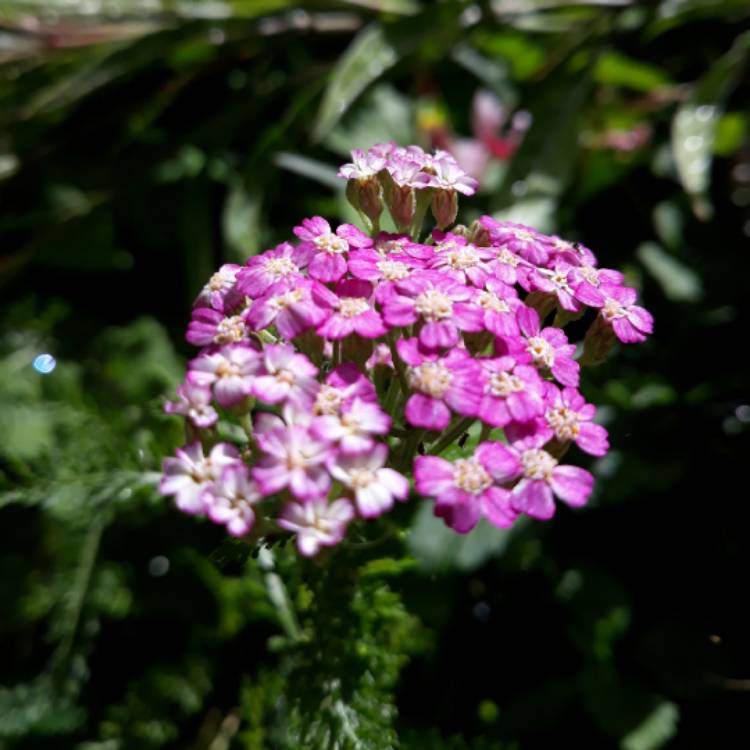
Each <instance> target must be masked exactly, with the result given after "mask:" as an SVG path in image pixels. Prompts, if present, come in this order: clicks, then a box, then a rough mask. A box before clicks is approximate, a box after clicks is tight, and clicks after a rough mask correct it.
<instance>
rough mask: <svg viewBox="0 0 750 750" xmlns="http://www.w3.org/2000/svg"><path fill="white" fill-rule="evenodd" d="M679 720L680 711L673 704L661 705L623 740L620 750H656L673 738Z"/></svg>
mask: <svg viewBox="0 0 750 750" xmlns="http://www.w3.org/2000/svg"><path fill="white" fill-rule="evenodd" d="M679 719H680V711H679V709H678V707H677V706H676V705H675V704H674V703H670V702H668V701H665V702H664V703H661V704H660V705H659V706H657V707H656V708H655V709H654V711H653V712H652V713H651V714H649V715H648V716H647V717H646V719H645V720H644V722H643V723H642V724H641V725H640V726H639V727H637V728H636V729H634V730H633V731H632V732H630V734H628V735H627V736H626V737H624V738H623V740H622V742H621V743H620V748H621V750H658V748H660V747H662V746H663V745H665V744H666V743H667V742H669V740H671V739H672V737H674V735H675V733H676V732H677V722H678V721H679Z"/></svg>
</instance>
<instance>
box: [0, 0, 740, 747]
mask: <svg viewBox="0 0 750 750" xmlns="http://www.w3.org/2000/svg"><path fill="white" fill-rule="evenodd" d="M94 5H96V4H93V3H80V4H77V3H67V2H66V3H58V2H56V1H54V2H47V3H39V2H25V1H23V0H17V1H16V2H12V3H5V4H4V5H2V6H1V7H0V252H1V253H2V255H1V257H0V285H1V286H2V294H3V310H2V336H1V337H0V612H1V613H2V615H1V616H0V653H1V654H2V658H1V659H0V750H6V748H8V750H10V749H11V748H14V749H15V748H19V749H20V748H23V749H24V750H26V749H29V750H47V749H48V748H49V749H50V750H55V749H57V748H60V749H63V750H68V749H69V748H75V749H76V750H141V748H143V749H144V750H152V749H156V748H179V749H180V750H182V749H184V748H187V749H188V750H228V749H229V750H232V749H234V748H237V749H239V748H247V750H261V749H263V750H265V749H268V750H277V748H278V749H279V750H288V749H294V750H296V749H297V748H299V749H300V750H308V749H312V750H318V749H319V750H328V748H340V749H341V750H343V749H344V748H346V749H347V750H349V748H362V749H363V750H365V749H366V750H379V749H380V748H382V749H383V750H385V749H386V748H396V747H402V748H404V749H405V750H516V749H520V748H522V749H523V750H527V748H530V749H532V750H533V749H534V748H549V747H555V746H558V745H561V746H566V747H567V746H568V745H570V746H573V747H580V748H588V747H595V748H622V750H657V748H660V747H664V748H670V749H671V748H683V747H684V748H705V747H712V748H713V747H716V748H724V747H737V740H736V737H738V736H739V737H742V736H744V733H745V732H746V728H745V724H746V719H745V714H746V707H745V698H744V696H745V695H746V691H747V687H748V685H747V677H748V674H749V670H750V651H749V650H748V647H747V632H748V626H750V622H748V620H747V615H746V614H745V613H744V609H745V608H744V607H743V604H744V601H743V592H744V591H745V589H746V580H745V579H746V570H747V566H748V555H747V529H748V527H749V526H750V515H749V514H748V505H747V502H746V500H745V495H746V494H747V493H746V490H745V486H746V477H745V472H744V465H745V463H746V458H747V450H748V441H747V437H748V424H750V408H749V405H748V402H749V399H748V395H747V394H748V391H747V383H748V382H750V374H749V373H748V369H747V364H746V361H745V360H746V359H747V357H746V356H743V355H744V348H745V342H746V340H747V325H748V321H747V314H746V310H745V307H746V304H745V303H746V298H747V279H748V278H750V265H749V261H748V258H749V257H750V256H748V254H747V247H746V246H747V242H748V240H747V235H748V234H750V214H748V208H747V207H748V205H750V175H749V173H748V161H747V153H748V135H749V134H750V124H749V123H750V121H749V120H748V113H747V106H746V103H747V101H748V96H750V87H749V86H748V76H747V70H748V41H747V40H748V37H747V28H748V21H749V16H748V6H747V2H745V1H744V0H717V1H716V2H702V1H701V0H682V1H681V2H675V1H673V0H663V2H659V3H625V2H623V3H609V2H608V3H599V2H582V3H562V2H560V3H558V2H544V3H541V2H540V3H532V2H530V3H520V2H503V0H499V1H498V2H492V3H490V2H479V3H476V4H470V3H463V2H459V1H458V0H445V1H444V2H439V3H438V2H426V1H425V2H421V3H420V2H413V1H412V0H383V1H382V2H380V1H379V0H378V2H375V1H374V0H373V2H369V0H366V1H365V2H359V1H358V2H348V1H347V0H316V2H310V3H302V4H300V3H294V2H291V1H289V0H228V2H225V3H209V2H200V1H197V0H196V2H182V3H173V2H163V3H161V2H159V3H138V2H134V1H133V2H131V1H130V0H121V1H120V0H105V2H103V3H100V4H98V10H97V12H96V13H93V12H92V8H93V6H94ZM300 6H304V7H303V8H301V7H300ZM477 12H479V15H477ZM479 87H486V88H489V89H491V90H492V91H494V92H496V93H497V94H498V95H499V96H500V97H501V98H502V100H503V102H504V103H505V104H506V105H507V106H508V107H509V108H525V109H527V110H530V111H531V112H532V113H533V115H534V123H533V125H532V128H531V130H530V131H529V133H528V135H527V138H526V140H525V142H524V143H523V145H522V146H521V148H520V150H519V151H518V153H517V154H516V156H515V158H514V159H513V161H512V162H510V163H509V164H508V163H505V162H502V163H501V162H495V163H494V164H493V165H492V167H491V169H490V171H489V172H488V174H487V175H486V178H485V180H484V181H483V192H482V193H481V194H480V197H479V202H478V203H477V205H478V206H481V209H482V210H483V211H492V212H497V213H498V215H501V216H505V217H512V218H514V219H517V220H521V221H526V222H529V223H532V224H535V225H537V226H539V227H540V228H542V229H545V230H549V231H556V232H559V233H560V234H564V235H566V236H568V237H570V238H572V239H578V240H581V241H583V242H584V243H585V244H587V245H589V246H591V247H592V248H593V249H594V250H595V251H596V252H597V254H598V255H599V258H600V261H601V264H602V265H603V266H606V267H623V268H624V269H625V270H626V272H627V274H628V280H629V282H630V283H632V284H633V285H636V286H638V287H640V290H641V292H642V294H643V297H644V300H645V303H646V305H647V306H648V307H649V308H650V309H652V310H653V312H654V313H655V317H656V335H655V337H654V339H653V340H652V341H651V342H650V343H649V344H648V345H646V346H645V347H643V348H639V349H638V350H636V351H633V350H631V349H630V348H627V347H621V348H620V350H619V351H618V352H617V355H616V356H615V357H614V358H613V361H611V362H610V363H607V364H605V365H603V366H602V367H600V368H597V369H593V370H590V371H588V372H587V373H586V375H585V377H586V378H587V382H586V391H587V393H589V394H591V400H592V401H594V402H595V403H597V404H600V405H602V407H603V408H602V416H603V418H604V419H605V420H606V423H607V427H608V428H609V430H610V433H611V441H612V445H613V452H612V453H611V454H610V455H609V456H608V457H607V458H605V459H602V460H598V461H591V462H590V464H589V465H590V466H591V468H592V470H593V471H594V472H595V473H596V474H597V476H598V478H599V480H600V481H599V483H598V487H597V493H596V496H595V498H594V499H593V501H592V503H591V506H590V507H589V508H587V509H585V510H583V511H581V512H577V513H571V512H568V511H566V510H564V509H561V511H560V512H559V513H558V515H557V517H556V518H555V520H554V521H553V522H551V523H548V524H538V523H525V524H520V525H519V526H517V527H515V528H514V529H513V530H512V531H510V532H498V531H496V530H494V529H491V528H490V527H488V526H481V525H480V527H479V528H478V529H477V530H476V531H474V532H472V533H471V534H469V535H466V536H464V537H458V536H456V535H454V534H452V533H450V532H448V531H446V529H445V528H444V527H443V525H442V523H441V522H439V521H437V520H435V519H434V518H433V517H432V516H431V514H430V508H429V507H428V506H427V505H426V504H425V505H420V504H421V503H422V502H423V501H421V500H419V499H417V498H413V499H412V501H411V502H410V503H408V504H405V505H403V506H401V507H399V508H397V509H396V510H395V511H394V513H393V514H392V515H391V516H389V519H388V523H386V522H382V524H381V523H379V524H373V525H371V526H366V527H364V528H362V529H359V528H358V529H356V533H355V536H354V543H353V544H352V546H351V547H350V548H344V549H341V550H338V551H337V552H336V553H335V554H333V555H331V556H330V557H329V558H326V559H324V560H322V561H319V562H318V563H303V562H300V561H299V559H298V556H297V554H296V553H295V551H294V550H293V549H292V547H291V546H290V545H288V544H286V543H285V542H284V541H283V540H281V539H273V540H269V547H267V548H264V550H262V551H259V550H257V549H256V550H254V549H250V548H249V547H248V546H247V545H246V544H245V543H244V542H242V541H236V540H229V539H227V538H226V536H225V535H224V534H223V533H222V532H221V530H220V529H217V528H215V527H212V526H211V525H209V524H207V523H201V522H200V521H197V520H194V519H190V518H186V517H184V516H181V515H180V514H178V513H177V512H176V511H175V510H173V509H172V507H171V505H170V503H168V502H165V501H164V500H163V499H162V498H160V497H159V496H158V494H157V492H156V482H157V481H158V474H157V472H158V470H159V465H160V461H161V458H162V457H163V456H164V455H166V454H168V453H170V452H171V451H172V450H173V449H174V447H175V446H176V445H178V444H179V443H180V442H181V440H182V439H183V436H182V434H181V425H180V423H179V420H177V419H175V418H169V417H166V416H164V415H163V413H162V411H161V404H162V402H163V400H164V399H165V398H167V397H170V396H171V394H172V393H173V389H174V387H175V385H176V384H177V382H178V380H179V378H180V377H181V373H182V371H183V365H184V359H185V357H186V356H189V354H190V352H189V350H188V348H187V346H186V345H184V344H183V343H182V332H183V331H184V326H185V323H186V321H187V319H188V316H189V311H190V304H191V302H192V299H193V298H194V296H195V294H196V292H197V291H198V289H199V288H200V287H201V285H202V284H203V283H204V281H205V279H206V277H207V276H208V275H209V274H210V273H211V271H212V270H213V269H214V268H215V267H216V266H218V265H219V264H220V263H222V262H238V261H239V262H242V261H244V259H245V257H246V256H247V255H249V254H252V253H254V252H257V251H258V250H260V249H263V248H265V247H267V246H269V245H271V244H273V243H276V242H279V241H281V240H283V239H287V238H288V237H289V234H290V230H291V227H292V226H293V225H294V224H295V223H297V222H298V221H299V219H300V218H301V217H303V216H308V215H311V214H312V213H315V212H320V213H323V214H325V215H327V216H329V217H331V218H332V217H333V216H334V215H336V214H337V213H342V212H343V215H344V216H345V217H346V218H347V219H348V220H351V221H356V220H357V217H356V216H354V215H353V213H352V212H351V210H350V209H349V208H348V207H347V206H346V204H345V201H344V198H343V191H342V185H341V184H340V183H337V182H336V180H335V177H334V174H335V166H336V164H337V163H338V162H339V161H340V160H341V157H342V156H343V155H344V154H345V153H346V151H347V150H348V149H350V148H353V147H358V146H367V145H369V144H371V143H372V142H375V141H378V140H387V139H390V138H394V139H396V140H398V141H400V142H406V141H416V140H419V139H422V140H423V141H424V140H426V139H427V137H428V135H427V128H426V125H425V122H426V121H428V120H429V118H428V117H427V116H426V115H425V113H428V114H431V116H433V117H434V116H435V113H437V119H438V121H439V122H440V124H441V125H442V126H444V127H451V128H453V129H454V130H456V131H457V132H458V133H460V134H462V135H468V134H469V133H470V130H471V114H470V107H471V98H472V96H473V93H474V91H475V90H476V89H477V88H479ZM706 107H708V108H709V109H706ZM441 118H442V119H441ZM639 128H641V130H640V131H638V129H639ZM643 128H645V130H643ZM628 132H641V133H646V136H645V140H644V141H643V142H642V143H641V145H640V147H638V148H634V149H632V150H618V149H617V148H614V147H612V145H611V144H612V139H613V138H614V139H615V141H616V139H617V137H620V136H621V135H622V133H628ZM691 139H692V140H691ZM694 165H697V166H694ZM462 218H463V219H464V220H466V221H469V220H471V219H472V218H474V216H472V215H465V216H463V217H462ZM584 329H585V324H581V327H580V330H579V331H577V333H578V334H582V333H583V331H584ZM44 352H49V353H52V354H53V355H54V356H55V357H56V358H57V367H56V368H55V369H54V371H53V372H52V373H50V374H48V375H42V374H39V373H38V372H36V371H34V370H33V369H32V367H31V362H32V361H33V360H34V358H35V357H36V356H37V355H38V354H41V353H44ZM478 438H479V436H478V435H477V434H470V435H469V436H468V438H467V440H466V442H465V443H464V446H463V448H462V449H457V450H463V451H469V450H470V449H471V447H472V446H473V445H474V444H475V443H476V442H477V440H478ZM576 458H577V460H581V461H583V462H585V461H586V459H585V457H583V456H580V455H579V456H577V457H576ZM395 529H404V530H408V531H403V532H395V533H394V531H395ZM271 542H272V543H271Z"/></svg>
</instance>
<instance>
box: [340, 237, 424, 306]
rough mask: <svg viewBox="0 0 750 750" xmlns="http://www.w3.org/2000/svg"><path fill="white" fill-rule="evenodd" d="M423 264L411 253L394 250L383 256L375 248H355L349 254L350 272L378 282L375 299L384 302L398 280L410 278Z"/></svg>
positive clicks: (357, 276) (375, 282)
mask: <svg viewBox="0 0 750 750" xmlns="http://www.w3.org/2000/svg"><path fill="white" fill-rule="evenodd" d="M420 266H421V264H420V262H419V261H418V260H415V259H414V258H412V257H411V256H409V255H405V254H402V253H397V252H393V253H391V254H390V255H387V256H383V255H382V254H380V253H378V252H377V251H376V250H375V248H369V247H368V248H364V249H362V250H355V251H353V252H352V253H351V254H350V255H349V273H351V275H352V276H354V277H355V278H357V279H363V280H365V281H369V282H372V283H373V284H376V286H375V299H376V301H377V302H382V301H383V300H384V299H385V298H386V297H387V296H388V295H389V294H391V292H392V291H393V288H394V284H395V282H397V281H403V280H404V279H408V278H410V277H411V276H413V274H414V273H415V269H417V268H419V267H420Z"/></svg>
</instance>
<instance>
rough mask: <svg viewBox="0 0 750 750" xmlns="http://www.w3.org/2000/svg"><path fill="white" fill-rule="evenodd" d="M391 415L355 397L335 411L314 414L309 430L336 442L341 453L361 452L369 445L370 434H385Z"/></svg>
mask: <svg viewBox="0 0 750 750" xmlns="http://www.w3.org/2000/svg"><path fill="white" fill-rule="evenodd" d="M390 428H391V418H390V417H389V416H388V415H387V414H386V413H385V412H384V411H383V410H382V409H381V408H380V407H379V406H378V404H377V403H373V402H372V401H362V400H360V399H358V398H355V399H354V400H353V401H352V402H351V403H349V404H345V405H343V406H342V408H341V410H340V411H339V413H338V414H335V415H334V414H329V415H326V416H321V417H318V418H317V419H315V420H314V422H313V423H312V427H311V429H310V432H311V434H312V435H314V436H315V437H317V438H319V439H320V440H324V441H327V442H329V443H336V444H338V446H339V448H340V449H341V451H342V452H343V453H346V454H351V453H363V452H366V451H369V450H371V449H372V447H373V445H374V444H375V441H374V440H373V439H372V436H373V435H387V434H388V430H390Z"/></svg>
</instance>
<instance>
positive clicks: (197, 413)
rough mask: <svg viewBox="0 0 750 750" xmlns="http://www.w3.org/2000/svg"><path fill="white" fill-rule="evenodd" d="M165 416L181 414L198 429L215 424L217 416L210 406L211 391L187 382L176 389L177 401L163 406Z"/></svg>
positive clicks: (168, 402)
mask: <svg viewBox="0 0 750 750" xmlns="http://www.w3.org/2000/svg"><path fill="white" fill-rule="evenodd" d="M164 411H165V412H167V414H182V415H183V416H185V417H187V418H188V419H189V420H190V422H191V423H192V424H193V425H194V426H195V427H198V428H199V429H207V428H208V427H211V426H212V425H214V424H216V421H217V420H218V418H219V415H218V414H217V413H216V409H214V408H213V406H211V389H210V388H204V387H203V386H199V385H196V384H194V383H191V382H190V381H189V380H188V381H186V382H185V383H183V384H182V385H181V386H179V387H178V388H177V401H167V403H166V404H164Z"/></svg>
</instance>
